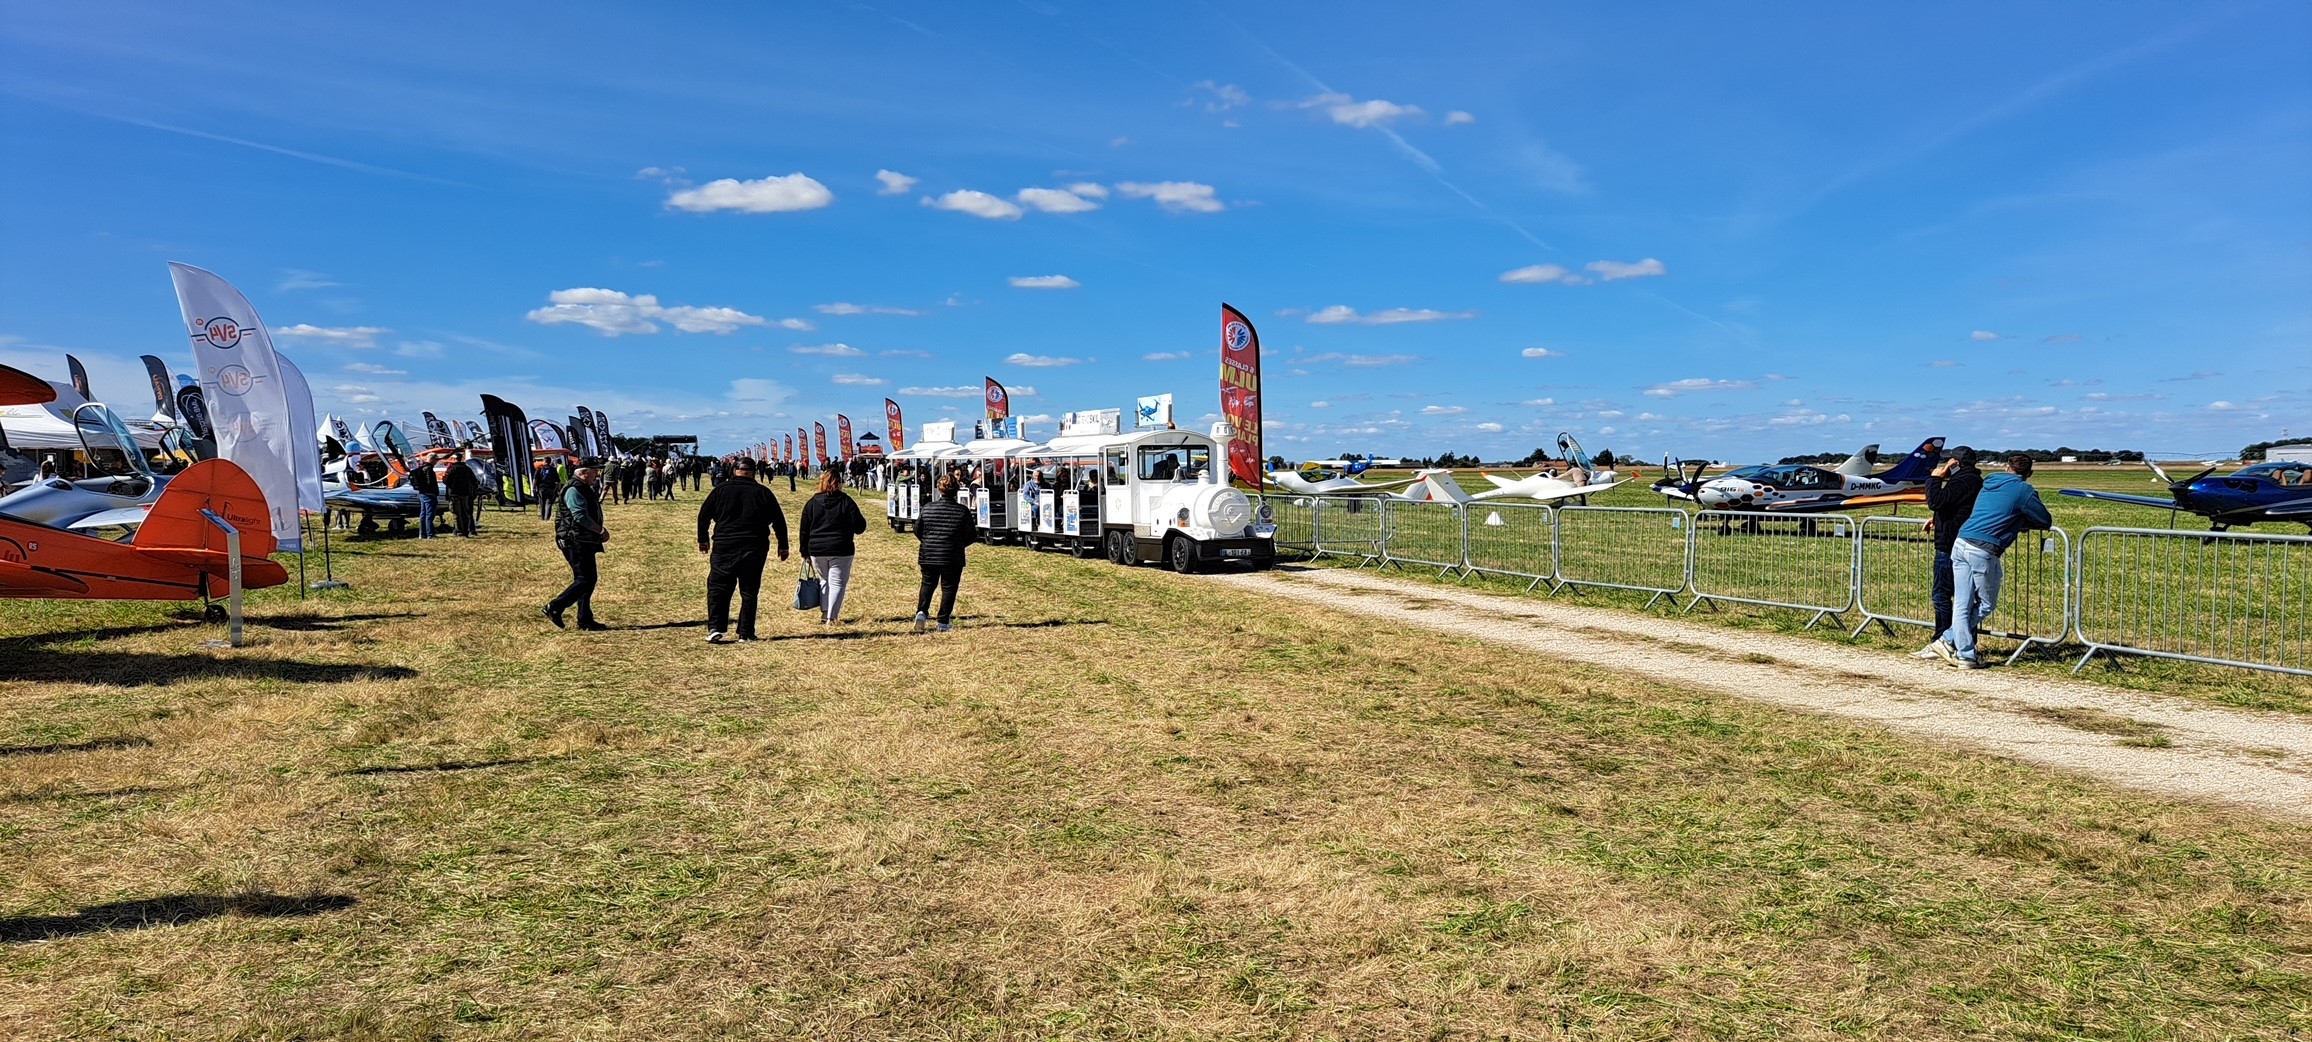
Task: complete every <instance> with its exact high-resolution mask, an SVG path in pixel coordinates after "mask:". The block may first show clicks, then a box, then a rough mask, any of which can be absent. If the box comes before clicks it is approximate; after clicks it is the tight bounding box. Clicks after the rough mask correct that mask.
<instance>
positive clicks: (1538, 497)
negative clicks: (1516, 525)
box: [1477, 478, 1629, 503]
mask: <svg viewBox="0 0 2312 1042" xmlns="http://www.w3.org/2000/svg"><path fill="white" fill-rule="evenodd" d="M1628 480H1629V479H1628V478H1623V479H1621V481H1608V482H1602V483H1599V484H1595V485H1582V486H1580V487H1578V488H1569V489H1563V490H1560V491H1556V492H1532V493H1527V494H1526V495H1525V496H1524V497H1523V498H1526V499H1531V500H1534V501H1535V502H1540V503H1554V502H1557V501H1558V500H1561V499H1572V498H1574V497H1576V496H1594V495H1597V494H1598V493H1600V492H1603V491H1605V490H1607V489H1609V488H1612V487H1614V486H1615V485H1619V484H1622V482H1624V481H1628ZM1477 498H1479V499H1485V498H1488V497H1486V496H1484V495H1479V496H1478V497H1477ZM1501 498H1504V499H1508V498H1514V497H1508V496H1504V497H1501Z"/></svg>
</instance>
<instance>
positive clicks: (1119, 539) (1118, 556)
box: [1107, 532, 1124, 564]
mask: <svg viewBox="0 0 2312 1042" xmlns="http://www.w3.org/2000/svg"><path fill="white" fill-rule="evenodd" d="M1107 544H1108V547H1107V549H1108V563H1109V564H1123V563H1124V533H1122V532H1110V533H1108V539H1107Z"/></svg>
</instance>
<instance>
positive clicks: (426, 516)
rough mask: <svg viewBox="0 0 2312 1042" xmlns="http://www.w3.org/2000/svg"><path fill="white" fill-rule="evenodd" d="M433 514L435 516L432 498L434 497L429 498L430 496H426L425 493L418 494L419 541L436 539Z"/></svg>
mask: <svg viewBox="0 0 2312 1042" xmlns="http://www.w3.org/2000/svg"><path fill="white" fill-rule="evenodd" d="M433 514H434V505H433V497H432V496H429V495H426V494H425V493H423V492H420V493H418V494H417V537H418V538H419V539H431V538H433V537H434V534H433Z"/></svg>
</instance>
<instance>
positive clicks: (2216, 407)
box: [2208, 402, 2239, 412]
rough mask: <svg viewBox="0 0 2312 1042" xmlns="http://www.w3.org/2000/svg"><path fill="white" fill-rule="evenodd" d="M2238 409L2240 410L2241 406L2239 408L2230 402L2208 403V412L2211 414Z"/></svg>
mask: <svg viewBox="0 0 2312 1042" xmlns="http://www.w3.org/2000/svg"><path fill="white" fill-rule="evenodd" d="M2237 408H2239V406H2237V405H2233V404H2232V403H2230V402H2209V403H2208V411H2209V412H2230V411H2232V410H2234V409H2237Z"/></svg>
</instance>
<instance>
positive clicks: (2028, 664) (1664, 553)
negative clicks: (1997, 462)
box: [1319, 465, 2312, 713]
mask: <svg viewBox="0 0 2312 1042" xmlns="http://www.w3.org/2000/svg"><path fill="white" fill-rule="evenodd" d="M2195 469H2196V468H2195ZM2170 472H2171V473H2177V476H2181V473H2178V472H2176V471H2174V470H2173V468H2170ZM1659 473H1660V470H1659V468H1658V467H1657V468H1642V469H1641V470H1639V471H1638V472H1637V476H1635V477H1632V479H1631V480H1630V481H1629V482H1628V483H1627V484H1624V485H1622V486H1620V487H1618V488H1615V489H1613V490H1612V491H1610V492H1607V493H1605V494H1602V495H1599V496H1594V497H1591V504H1592V505H1595V506H1605V507H1649V508H1665V507H1676V508H1680V509H1684V510H1687V511H1689V512H1691V511H1692V510H1693V509H1695V508H1694V506H1693V504H1691V503H1677V502H1671V501H1666V500H1665V499H1664V498H1663V497H1661V496H1658V495H1654V494H1652V493H1650V492H1648V491H1647V489H1646V485H1647V483H1648V482H1650V481H1652V480H1654V479H1655V478H1657V477H1658V476H1659ZM2183 473H2188V472H2183ZM1410 474H1411V472H1409V471H1407V472H1380V471H1376V472H1373V474H1372V475H1371V476H1369V477H1368V480H1373V481H1387V480H1389V479H1391V478H1396V477H1409V476H1410ZM2032 481H2033V484H2035V485H2037V486H2038V487H2039V489H2040V491H2041V497H2042V499H2043V500H2044V501H2045V502H2046V504H2047V507H2048V512H2049V513H2050V514H2051V515H2053V517H2054V519H2055V523H2056V525H2057V526H2058V527H2060V528H2063V529H2065V530H2066V531H2068V532H2070V533H2072V534H2073V535H2074V536H2075V537H2076V536H2077V534H2079V533H2081V532H2084V531H2086V530H2087V529H2088V528H2091V527H2095V526H2099V525H2101V526H2118V527H2137V528H2166V527H2168V526H2169V524H2170V518H2169V515H2168V513H2167V512H2164V511H2159V510H2151V509H2146V508H2142V507H2136V506H2131V505H2128V504H2124V503H2112V502H2106V501H2100V500H2092V499H2084V498H2081V497H2077V496H2065V495H2059V494H2058V493H2057V491H2056V490H2058V489H2062V488H2089V489H2099V490H2106V491H2117V492H2129V493H2135V494H2143V495H2152V494H2160V493H2162V489H2161V487H2160V486H2158V485H2156V484H2154V483H2153V482H2152V481H2151V480H2150V472H2149V471H2148V470H2146V469H2145V468H2143V467H2141V466H2132V467H2101V466H2079V465H2047V466H2044V467H2042V468H2040V469H2039V470H2038V471H2037V472H2036V473H2035V474H2034V475H2033V478H2032ZM1482 486H1483V482H1482V480H1481V479H1477V480H1465V481H1464V485H1463V487H1464V488H1468V489H1471V490H1472V491H1474V490H1476V489H1477V488H1479V487H1482ZM1507 502H1511V503H1515V502H1519V501H1517V500H1509V501H1507ZM1492 512H1493V513H1502V511H1500V510H1498V509H1495V510H1493V511H1492ZM1850 513H1852V514H1854V515H1855V516H1897V517H1910V518H1923V517H1924V516H1926V511H1925V508H1924V507H1922V506H1917V505H1911V506H1900V507H1879V508H1875V509H1870V510H1861V511H1852V512H1850ZM1508 519H1509V520H1510V521H1511V522H1513V523H1512V524H1511V525H1509V526H1505V527H1502V528H1499V529H1494V530H1492V531H1490V532H1486V531H1479V530H1476V529H1474V528H1473V532H1477V536H1478V537H1479V538H1482V539H1486V540H1490V541H1491V543H1490V544H1481V545H1492V546H1497V547H1500V548H1502V549H1503V550H1504V551H1508V550H1511V549H1513V548H1514V547H1515V546H1516V545H1518V544H1519V543H1521V542H1522V544H1524V545H1531V546H1544V547H1545V546H1546V543H1547V538H1548V537H1547V531H1546V529H1538V530H1536V529H1533V528H1532V527H1531V526H1530V525H1527V524H1525V523H1524V519H1522V518H1519V517H1518V516H1517V514H1516V512H1514V511H1511V512H1509V514H1508ZM1341 520H1343V521H1345V522H1347V524H1348V526H1350V527H1351V528H1352V529H1353V526H1354V525H1356V524H1358V523H1360V522H1358V521H1357V520H1356V519H1351V518H1344V519H1341ZM1378 520H1379V519H1378V516H1377V515H1373V516H1371V518H1370V519H1369V521H1368V522H1364V523H1368V524H1370V525H1371V526H1372V527H1373V532H1374V534H1375V535H1376V536H1377V535H1378V531H1379V529H1378ZM1433 520H1434V521H1435V523H1432V524H1428V525H1427V526H1426V527H1423V526H1422V525H1420V524H1416V525H1414V526H1412V528H1411V531H1410V532H1401V533H1400V539H1401V540H1402V544H1399V545H1408V544H1409V545H1410V546H1411V547H1412V550H1411V553H1410V556H1414V557H1421V558H1428V559H1436V560H1445V559H1456V560H1457V559H1458V545H1459V538H1460V537H1459V531H1458V528H1457V526H1451V525H1447V524H1445V523H1443V520H1442V518H1439V519H1433ZM1594 520H1597V521H1603V520H1605V519H1594ZM2174 525H2175V526H2176V527H2178V528H2181V529H2185V530H2191V531H2200V530H2205V528H2206V527H2207V522H2206V521H2205V519H2202V518H2198V517H2195V516H2193V515H2191V514H2188V513H2187V514H2179V515H2177V516H2176V518H2175V519H2174ZM1603 527H1604V526H1602V525H1598V526H1594V527H1593V529H1592V531H1595V532H1600V534H1601V535H1602V536H1604V537H1606V538H1601V539H1599V540H1596V542H1597V543H1598V544H1599V545H1578V546H1576V545H1570V544H1569V549H1568V551H1567V552H1568V554H1569V558H1570V559H1572V560H1575V561H1578V562H1579V563H1580V564H1582V565H1583V566H1585V567H1587V568H1588V569H1589V570H1590V571H1591V573H1592V574H1596V573H1598V572H1601V571H1605V570H1607V569H1608V567H1609V566H1610V568H1611V570H1612V571H1615V572H1619V573H1627V574H1630V575H1632V576H1642V577H1644V578H1645V579H1646V580H1647V581H1649V582H1653V583H1659V584H1662V585H1664V586H1675V585H1677V580H1676V578H1675V575H1676V573H1677V562H1676V560H1675V559H1674V556H1673V554H1674V551H1673V550H1671V549H1670V547H1671V546H1672V544H1674V543H1676V542H1678V541H1679V540H1680V539H1681V538H1682V535H1683V533H1682V532H1673V531H1670V530H1668V529H1666V528H1665V529H1662V530H1660V531H1658V532H1653V533H1652V537H1651V538H1649V539H1648V540H1646V541H1638V540H1636V539H1631V538H1628V537H1614V536H1613V533H1611V532H1604V531H1602V529H1603ZM2243 531H2253V532H2263V533H2269V534H2278V535H2301V534H2303V532H2304V527H2303V526H2302V525H2300V524H2286V525H2282V524H2265V525H2259V526H2256V527H2254V528H2252V529H2243ZM1573 542H1575V543H1580V542H1583V541H1580V540H1575V541H1573ZM1707 542H1708V541H1707V540H1705V544H1706V545H1705V549H1706V550H1707V549H1708V547H1707ZM1740 542H1741V541H1740V540H1735V541H1733V545H1731V546H1729V547H1727V548H1726V550H1727V551H1730V552H1736V553H1739V552H1741V551H1742V550H1743V549H1744V548H1743V547H1742V546H1740V545H1739V544H1740ZM1828 542H1829V541H1827V540H1826V541H1825V543H1828ZM1424 545H1426V546H1427V547H1428V549H1427V551H1426V552H1424V551H1423V550H1422V549H1421V548H1422V547H1423V546H1424ZM1831 549H1835V547H1833V548H1831ZM2029 549H2030V548H2026V551H2025V552H2024V553H2022V554H2017V555H2011V556H2010V558H2009V561H2008V565H2009V569H2010V575H2009V585H2008V587H2007V590H2006V594H2005V597H2004V600H2005V605H2004V607H2003V608H2002V612H2003V613H2004V614H2002V615H2000V616H1997V617H1995V618H1994V620H1993V623H1994V625H2008V626H2015V625H2016V624H2017V623H2018V621H2019V619H2020V620H2021V621H2023V622H2035V623H2038V624H2039V626H2038V631H2039V632H2045V633H2053V632H2054V631H2055V630H2057V629H2060V628H2061V615H2062V602H2061V585H2062V582H2061V574H2060V570H2059V569H2057V568H2056V567H2054V566H2053V565H2052V564H2051V563H2047V562H2051V561H2052V560H2054V558H2052V557H2045V555H2042V558H2041V559H2034V558H2032V557H2031V556H2030V554H2029ZM1925 553H1926V554H1927V555H1928V556H1929V557H1930V558H1931V550H1930V551H1925ZM1543 555H1544V557H1546V550H1544V551H1543ZM1918 557H1920V555H1919V554H1918V553H1905V554H1887V555H1884V556H1883V557H1878V558H1874V559H1876V560H1882V561H1884V560H1893V561H1896V562H1900V561H1904V560H1909V559H1912V558H1918ZM2306 557H2307V555H2304V554H2302V553H2298V554H2296V556H2295V560H2296V562H2297V567H2296V569H2295V570H2294V571H2293V572H2288V571H2276V572H2274V573H2271V574H2270V575H2267V576H2261V577H2259V578H2258V579H2257V580H2254V582H2253V585H2254V587H2255V590H2254V591H2253V592H2254V594H2255V595H2257V596H2260V597H2262V598H2263V599H2264V600H2265V601H2267V602H2270V603H2269V604H2267V605H2266V606H2265V609H2264V611H2265V613H2266V614H2271V615H2273V616H2274V617H2276V618H2284V619H2286V620H2288V621H2287V622H2285V623H2284V624H2280V625H2271V626H2266V627H2262V628H2261V629H2260V630H2259V632H2263V631H2269V632H2275V633H2277V634H2278V635H2279V637H2278V639H2284V640H2293V641H2294V642H2295V645H2294V650H2293V652H2292V655H2293V658H2294V660H2296V661H2300V662H2301V661H2312V648H2308V647H2307V646H2306V645H2307V642H2312V631H2308V630H2307V629H2306V627H2307V625H2308V624H2312V571H2306V570H2305V569H2304V567H2303V566H2304V565H2305V564H2307V563H2312V562H2308V561H2307V560H2306ZM1319 561H1320V562H1321V563H1326V564H1332V565H1342V566H1347V565H1354V564H1356V563H1358V562H1357V561H1355V560H1354V559H1344V558H1339V557H1326V558H1320V559H1319ZM1815 563H1816V564H1817V565H1820V564H1821V562H1819V561H1818V562H1815ZM2034 564H2037V565H2038V567H2036V568H2027V567H2026V566H2030V565H2034ZM1665 569H1666V571H1665ZM1833 570H1834V569H1832V568H1825V567H1814V568H1811V569H1808V570H1806V571H1804V572H1799V571H1780V572H1777V571H1773V570H1770V569H1768V568H1767V567H1765V563H1762V564H1761V567H1759V568H1755V569H1739V568H1737V569H1725V568H1721V569H1720V571H1721V572H1722V573H1723V572H1726V571H1733V572H1736V573H1738V574H1740V577H1741V578H1742V579H1744V580H1747V581H1746V582H1744V583H1743V584H1742V585H1744V586H1747V587H1748V588H1749V589H1748V590H1747V591H1746V592H1748V593H1749V594H1751V595H1754V596H1760V597H1762V598H1767V599H1775V598H1776V596H1777V595H1778V594H1780V595H1786V596H1788V597H1789V599H1793V600H1796V599H1799V598H1798V597H1796V596H1795V594H1798V593H1803V592H1808V591H1807V590H1805V589H1803V588H1802V587H1803V586H1804V583H1803V582H1802V580H1804V579H1805V578H1807V577H1809V576H1811V577H1812V578H1814V579H1818V580H1824V581H1830V580H1834V579H1835V578H1836V576H1835V575H1833V574H1832V572H1833ZM1409 571H1410V572H1412V573H1416V574H1417V573H1418V572H1419V571H1420V570H1419V569H1418V568H1414V569H1409ZM1910 573H1916V575H1915V576H1913V577H1912V578H1909V579H1906V575H1909V574H1910ZM1925 574H1926V566H1925V564H1923V563H1922V564H1919V565H1918V566H1917V567H1914V568H1911V569H1910V572H1905V571H1903V569H1902V568H1901V567H1900V566H1899V563H1898V566H1897V567H1893V568H1886V567H1873V568H1871V569H1869V570H1868V571H1866V575H1867V576H1868V577H1869V579H1870V581H1871V582H1872V583H1873V584H1874V586H1873V588H1874V589H1875V590H1878V591H1880V593H1879V596H1881V597H1883V598H1884V599H1885V600H1887V601H1888V602H1891V603H1899V604H1902V605H1904V606H1907V607H1908V608H1909V609H1910V612H1911V613H1912V615H1913V616H1914V617H1926V613H1928V611H1929V609H1928V608H1927V605H1926V604H1925V593H1926V583H1925V580H1924V576H1925ZM1665 577H1668V578H1667V581H1665ZM1444 581H1458V582H1462V583H1464V584H1466V585H1471V586H1478V587H1485V588H1494V589H1501V590H1506V591H1518V590H1523V589H1524V588H1525V587H1526V586H1527V585H1528V584H1529V580H1526V579H1498V578H1488V577H1484V576H1475V577H1469V578H1465V579H1454V578H1448V579H1446V580H1444ZM1832 584H1833V585H1836V586H1838V587H1839V588H1840V589H1841V590H1843V589H1844V587H1843V584H1839V583H1835V582H1833V583H1832ZM1815 585H1820V583H1819V582H1818V583H1816V584H1815ZM1793 586H1797V587H1801V588H1797V589H1793V588H1790V587H1793ZM1812 592H1814V593H1816V594H1817V595H1818V597H1819V596H1820V595H1822V594H1823V591H1819V590H1817V591H1812ZM1560 596H1579V597H1581V598H1582V599H1583V600H1584V601H1585V602H1590V603H1605V604H1616V605H1621V606H1625V607H1629V608H1633V609H1635V608H1641V607H1644V606H1646V605H1647V604H1648V603H1649V602H1654V610H1656V611H1660V612H1675V611H1677V610H1679V609H1680V608H1682V607H1683V605H1684V603H1685V601H1683V600H1681V601H1678V602H1677V603H1676V605H1672V604H1671V603H1670V602H1668V601H1659V602H1655V601H1654V598H1653V597H1652V596H1651V595H1649V594H1644V593H1639V594H1630V593H1627V592H1623V591H1617V590H1601V589H1595V588H1583V589H1580V590H1578V591H1576V592H1568V593H1565V594H1560ZM1687 599H1688V600H1690V599H1691V598H1690V597H1689V598H1687ZM1810 603H1826V602H1825V601H1822V600H1819V599H1817V600H1814V601H1811V602H1810ZM2272 605H2279V607H2276V608H2275V607H2273V606H2272ZM1690 617H1692V618H1695V619H1701V620H1708V621H1712V622H1715V623H1718V624H1722V625H1728V626H1734V627H1740V628H1744V629H1764V630H1773V631H1777V632H1787V633H1796V632H1801V631H1802V630H1803V631H1804V632H1807V633H1809V634H1812V635H1815V636H1817V637H1819V638H1820V639H1824V640H1833V641H1840V642H1845V643H1851V644H1856V645H1860V646H1866V647H1874V648H1881V649H1884V650H1886V651H1888V652H1890V653H1894V652H1901V651H1912V650H1916V649H1917V648H1918V647H1919V646H1920V645H1921V644H1924V643H1925V642H1926V640H1927V637H1928V633H1927V630H1926V629H1924V628H1919V627H1914V626H1904V625H1889V626H1878V625H1874V626H1872V627H1871V628H1869V629H1867V630H1865V631H1864V632H1862V633H1861V634H1859V635H1854V636H1849V633H1848V631H1850V630H1851V629H1853V625H1852V623H1851V622H1850V623H1849V624H1848V625H1846V626H1843V627H1842V626H1839V625H1836V624H1828V625H1822V626H1817V627H1816V628H1813V629H1805V627H1806V625H1807V623H1809V622H1810V621H1812V619H1813V613H1811V612H1803V611H1790V610H1784V609H1774V608H1762V607H1755V606H1748V605H1742V604H1736V603H1724V602H1714V603H1713V605H1712V606H1711V607H1710V608H1709V609H1706V610H1700V611H1695V612H1693V613H1691V615H1690ZM1847 618H1849V619H1855V618H1858V617H1857V616H1852V615H1849V616H1847ZM2026 628H2027V627H2026ZM2226 628H2227V629H2229V628H2236V627H2226ZM1990 646H1992V647H1995V648H1997V649H1999V651H2000V654H2001V656H2002V658H2003V657H2004V655H2005V651H2006V649H2009V648H2012V647H2014V644H2013V642H2010V641H2000V640H1993V641H1991V642H1990ZM2077 660H2078V652H2077V651H2076V650H2070V649H2060V648H2053V647H2047V646H2041V647H2040V648H2039V649H2037V650H2034V651H2030V652H2028V653H2027V654H2026V655H2025V656H2024V657H2023V658H2022V659H2021V660H2020V661H2018V662H2017V663H2016V665H2017V667H2018V668H2021V669H2024V670H2027V671H2031V672H2036V673H2043V674H2060V673H2067V672H2069V671H2070V669H2071V668H2072V666H2073V665H2074V664H2075V663H2076V662H2077ZM2099 661H2100V662H2101V664H2100V665H2093V666H2090V667H2089V668H2087V669H2085V670H2083V671H2081V673H2080V675H2081V676H2083V677H2087V678H2088V679H2091V680H2094V681H2096V682H2098V683H2103V684H2109V685H2112V686H2116V687H2122V688H2127V689H2130V690H2137V691H2146V692H2155V693H2160V694H2172V695H2180V696H2183V697H2187V698H2193V699H2197V700H2201V701H2205V702H2209V703H2212V704H2216V705H2224V706H2232V707H2238V708H2251V709H2271V710H2280V711H2286V712H2294V713H2312V679H2308V678H2305V677H2301V676H2291V675H2286V674H2274V673H2260V672H2254V671H2250V670H2244V669H2236V668H2228V667H2211V666H2201V665H2197V664H2194V663H2189V662H2181V661H2174V660H2164V659H2152V658H2141V657H2131V658H2126V659H2123V660H2118V661H2112V660H2108V659H2106V660H2099Z"/></svg>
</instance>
